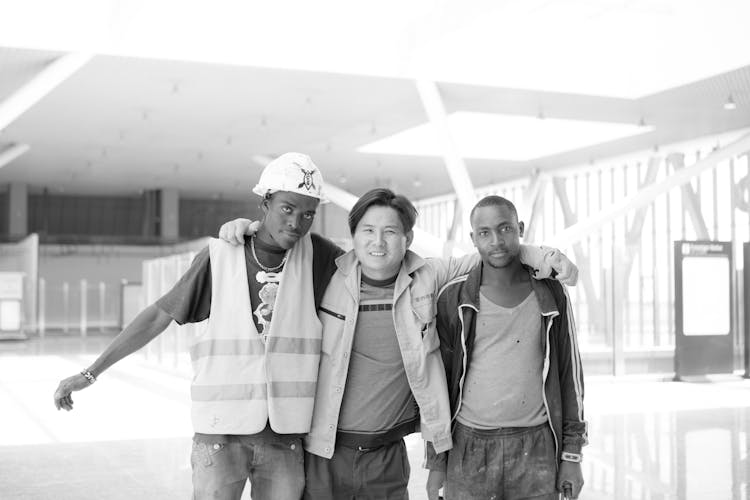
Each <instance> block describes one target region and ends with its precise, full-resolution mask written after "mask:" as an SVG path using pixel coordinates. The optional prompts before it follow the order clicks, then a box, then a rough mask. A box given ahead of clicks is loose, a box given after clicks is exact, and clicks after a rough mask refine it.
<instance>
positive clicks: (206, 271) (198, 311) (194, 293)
mask: <svg viewBox="0 0 750 500" xmlns="http://www.w3.org/2000/svg"><path fill="white" fill-rule="evenodd" d="M156 306H157V307H158V308H159V309H161V310H162V311H164V312H165V313H167V314H169V315H170V316H171V317H172V319H174V320H175V321H176V322H177V323H178V324H180V325H184V324H185V323H198V322H200V321H203V320H204V319H206V318H208V316H209V314H210V312H211V262H210V260H209V252H208V247H206V248H204V249H203V250H201V251H200V252H199V253H198V254H197V255H196V256H195V258H194V259H193V262H192V264H190V268H189V269H188V270H187V271H186V272H185V274H183V275H182V277H181V278H180V279H179V281H178V282H177V283H176V284H175V285H174V286H173V287H172V289H171V290H170V291H168V292H167V293H166V294H164V295H163V296H162V297H161V298H160V299H159V300H157V301H156Z"/></svg>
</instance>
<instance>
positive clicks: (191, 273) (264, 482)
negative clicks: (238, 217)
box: [54, 153, 343, 500]
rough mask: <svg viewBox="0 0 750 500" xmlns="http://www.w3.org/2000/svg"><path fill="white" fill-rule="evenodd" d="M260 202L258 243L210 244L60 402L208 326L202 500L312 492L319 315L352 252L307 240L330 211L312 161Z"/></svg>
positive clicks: (282, 173) (201, 365) (201, 375)
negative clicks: (309, 447) (116, 367)
mask: <svg viewBox="0 0 750 500" xmlns="http://www.w3.org/2000/svg"><path fill="white" fill-rule="evenodd" d="M253 192H254V193H255V194H257V195H259V196H261V197H262V201H261V208H262V210H263V213H264V216H263V220H262V222H261V224H260V226H259V228H258V230H257V233H256V234H255V235H253V236H248V237H247V238H245V239H244V245H241V246H234V245H230V244H228V243H226V242H224V241H221V240H218V239H212V240H211V241H210V242H209V245H208V247H207V248H205V249H203V250H202V251H201V252H200V253H199V254H198V255H197V256H196V257H195V259H194V261H193V263H192V265H191V267H190V269H188V271H187V272H186V273H185V274H184V275H183V276H182V277H181V278H180V280H179V282H178V283H177V284H176V285H175V286H174V287H173V288H172V290H170V291H169V292H168V293H167V294H166V295H164V296H163V297H161V298H160V299H159V300H157V301H156V302H155V303H154V304H152V305H150V306H148V307H147V308H146V309H144V310H143V311H142V312H141V313H140V314H139V315H138V316H137V317H136V318H135V319H134V320H133V322H132V323H131V324H129V325H128V326H127V327H126V328H125V329H124V330H123V331H122V332H121V333H120V334H119V335H118V336H117V337H116V338H115V339H114V340H113V341H112V343H111V344H110V345H109V346H108V347H107V348H106V349H105V351H104V352H103V353H102V354H101V355H100V356H99V358H98V359H97V360H96V361H95V362H94V363H93V364H92V365H91V366H90V367H88V368H86V369H84V370H83V371H82V372H81V373H79V374H76V375H73V376H72V377H69V378H67V379H65V380H63V381H62V382H60V384H59V387H58V389H57V391H56V392H55V395H54V399H55V405H56V406H57V408H58V409H61V408H62V409H65V410H71V409H72V405H73V400H72V398H71V393H72V392H73V391H78V390H81V389H84V388H85V387H88V386H89V385H91V384H92V383H94V381H96V378H97V377H98V376H99V375H100V374H101V373H102V372H103V371H104V370H106V369H107V368H109V367H110V366H112V365H113V364H114V363H116V362H117V361H119V360H120V359H122V358H124V357H125V356H127V355H129V354H131V353H133V352H135V351H136V350H138V349H140V348H141V347H143V346H144V345H146V344H147V343H148V342H150V341H151V340H153V339H154V338H155V337H156V336H158V335H159V334H160V333H161V332H163V331H164V330H165V329H166V327H167V326H168V325H169V324H170V323H171V321H172V320H174V321H176V322H177V323H179V324H184V323H195V322H200V321H203V320H206V319H207V320H208V321H206V324H205V331H204V332H203V333H202V334H200V335H198V336H197V338H196V339H195V340H194V342H193V344H192V346H191V348H190V354H191V358H192V361H193V369H194V372H195V376H194V378H193V381H192V387H191V399H192V420H193V427H194V430H195V435H194V438H193V451H192V456H191V464H192V467H193V490H194V498H196V499H202V498H222V499H239V498H240V497H241V495H242V491H243V489H244V487H245V483H246V482H247V480H248V479H249V480H250V483H251V485H252V497H253V499H269V500H270V499H273V500H285V499H289V500H292V499H293V500H298V499H299V498H300V497H301V496H302V492H303V489H304V483H305V474H304V468H303V450H302V442H301V438H302V436H303V435H304V434H306V433H307V432H308V431H309V430H310V424H311V418H312V410H313V401H314V396H315V385H316V381H317V376H318V364H319V360H320V344H321V329H322V326H321V323H320V320H319V319H318V316H317V313H316V310H317V308H318V306H319V305H320V301H321V299H322V296H323V291H324V290H325V289H326V287H327V285H328V282H329V281H330V279H331V276H332V275H333V274H334V272H335V270H336V267H335V262H334V261H335V258H336V257H338V256H339V255H341V254H342V253H343V252H342V250H340V249H339V248H338V247H336V246H335V245H334V244H333V243H332V242H330V241H329V240H326V239H325V238H322V237H320V236H318V235H311V234H309V229H310V226H311V225H312V222H313V219H314V217H315V212H316V209H317V207H318V204H319V203H325V202H326V201H327V200H326V199H325V195H324V191H323V178H322V176H321V174H320V171H319V170H318V168H317V167H316V166H315V164H314V163H313V162H312V160H311V159H310V157H309V156H306V155H303V154H300V153H286V154H283V155H281V156H280V157H278V158H277V159H275V160H273V161H272V162H270V163H269V164H268V165H267V166H266V168H265V169H264V170H263V173H262V174H261V176H260V179H259V181H258V184H257V185H256V186H255V187H254V188H253ZM282 271H283V272H282ZM248 299H249V300H248Z"/></svg>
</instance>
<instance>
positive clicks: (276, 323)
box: [190, 234, 322, 435]
mask: <svg viewBox="0 0 750 500" xmlns="http://www.w3.org/2000/svg"><path fill="white" fill-rule="evenodd" d="M312 252H313V249H312V242H311V240H310V236H309V234H308V235H305V236H304V237H303V238H301V239H300V241H299V242H297V244H296V245H295V246H294V247H293V248H292V250H291V251H290V253H289V257H288V258H287V262H286V264H285V265H284V270H283V273H282V275H281V276H282V277H281V282H280V283H279V289H278V292H277V297H276V301H275V304H274V311H273V315H272V319H271V323H270V325H269V331H268V332H267V333H268V336H267V339H266V341H265V342H264V341H263V340H262V338H261V336H260V335H259V334H258V331H257V329H256V327H255V323H254V321H253V318H252V307H251V305H250V292H249V289H248V283H247V269H246V263H245V251H244V248H243V247H242V246H233V245H230V244H229V243H226V242H223V241H221V240H218V239H212V240H211V241H210V243H209V255H210V262H211V312H210V316H209V318H208V320H207V322H206V323H207V324H206V325H205V329H204V331H203V332H202V333H201V334H199V335H197V338H196V339H195V340H194V342H193V344H192V346H191V349H190V354H191V358H192V361H193V371H194V374H195V376H194V378H193V383H192V387H191V398H192V402H193V403H192V419H193V427H194V430H195V432H199V433H203V434H240V435H248V434H255V433H258V432H260V431H262V430H263V429H264V428H265V426H266V423H269V422H270V425H271V428H272V429H273V430H274V431H275V432H277V433H281V434H297V433H300V434H303V433H306V432H308V431H309V430H310V422H311V419H312V410H313V402H314V397H315V385H316V382H317V378H318V363H319V360H320V347H321V330H322V327H321V323H320V320H319V319H318V317H317V314H316V312H315V302H314V298H313V286H312Z"/></svg>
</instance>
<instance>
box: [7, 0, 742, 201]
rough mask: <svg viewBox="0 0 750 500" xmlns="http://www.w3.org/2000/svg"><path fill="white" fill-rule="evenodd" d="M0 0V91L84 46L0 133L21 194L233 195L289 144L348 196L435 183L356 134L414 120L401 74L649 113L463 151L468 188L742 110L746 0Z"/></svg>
mask: <svg viewBox="0 0 750 500" xmlns="http://www.w3.org/2000/svg"><path fill="white" fill-rule="evenodd" d="M4 3H5V4H7V5H3V15H2V17H0V106H2V103H3V101H4V100H7V99H11V98H13V96H14V94H16V93H17V92H18V91H19V89H23V88H24V85H26V84H27V83H28V82H29V81H30V80H31V79H32V78H33V77H34V76H35V75H36V74H37V73H38V72H39V71H41V70H42V69H43V68H44V67H45V66H46V65H48V64H49V63H50V62H52V61H54V60H55V59H56V58H58V57H59V56H61V55H62V54H64V53H65V52H67V51H70V50H91V51H93V52H95V53H97V54H98V55H96V56H95V57H93V58H92V59H91V60H90V62H88V63H87V64H86V65H84V66H83V67H82V68H81V69H80V70H78V71H77V72H76V73H74V74H73V75H72V76H70V77H69V78H68V79H67V80H65V81H64V82H62V83H61V84H60V85H59V86H57V87H56V88H55V89H53V90H52V91H51V92H50V93H49V94H47V95H46V96H45V97H44V98H42V99H41V100H40V101H39V102H37V103H36V104H35V105H34V106H33V107H31V108H30V109H29V110H28V111H26V112H25V113H23V114H22V115H21V116H20V117H18V118H17V119H15V120H14V121H12V122H11V123H10V124H9V125H8V126H7V127H6V128H5V129H4V130H3V131H2V132H0V151H2V150H3V148H5V147H8V146H9V145H10V144H12V143H25V144H28V145H29V146H30V149H29V151H28V152H27V153H25V154H24V155H22V156H20V157H19V158H17V159H16V160H14V161H12V162H10V163H9V164H8V165H6V166H4V167H3V168H0V183H9V182H25V183H28V184H29V186H30V189H31V190H32V191H35V190H36V191H38V190H41V189H43V188H48V189H49V190H50V191H51V192H65V193H100V194H135V193H138V192H140V191H141V190H143V189H152V188H156V187H174V188H177V189H179V190H180V191H181V193H183V194H184V195H185V196H221V197H225V198H239V197H244V196H245V195H247V194H248V193H249V189H248V188H249V186H250V185H251V183H252V182H253V180H255V179H256V178H257V175H258V173H259V171H260V166H259V165H257V164H256V163H255V162H254V161H253V160H252V158H253V157H254V156H273V155H275V154H280V153H283V152H285V151H293V150H296V151H302V152H306V153H309V154H311V155H312V156H313V158H314V159H315V161H316V162H317V163H318V165H319V166H320V167H321V168H322V170H323V173H324V175H325V177H326V180H327V182H335V183H337V184H339V186H340V187H343V188H344V189H347V190H349V191H351V192H353V193H354V194H361V193H362V192H363V191H365V190H366V189H369V188H371V187H373V186H375V185H384V184H385V185H390V186H392V187H393V188H394V189H397V190H399V191H400V192H403V193H405V194H407V195H409V196H412V197H415V198H423V197H428V196H433V195H437V194H442V193H446V192H449V191H450V190H451V187H450V181H449V179H448V175H447V173H446V172H445V167H444V165H443V162H442V160H441V159H440V158H439V157H434V156H419V157H415V156H396V155H384V154H367V153H360V152H358V151H357V150H358V149H359V148H360V147H362V146H364V145H366V144H369V143H371V142H373V141H375V140H378V139H383V138H386V137H388V136H390V135H393V134H396V133H398V132H401V131H404V130H406V129H409V128H411V127H415V126H418V125H420V124H423V123H425V121H426V114H425V112H424V109H423V107H422V104H421V101H420V98H419V95H418V93H417V90H416V86H415V84H414V82H413V77H421V78H424V77H427V78H432V79H435V80H436V81H437V82H438V86H439V89H440V91H441V93H442V96H443V99H444V101H445V106H446V108H447V111H448V112H449V113H450V112H456V111H465V112H480V113H499V114H511V115H522V116H532V117H534V116H537V115H539V114H540V113H543V114H544V116H546V117H550V118H560V119H568V120H587V121H602V122H614V123H624V124H631V125H632V124H636V123H638V122H640V121H641V120H643V121H644V122H645V123H647V124H648V125H649V126H651V127H653V131H651V132H648V133H645V134H641V135H638V136H633V137H628V138H624V139H619V140H615V141H610V142H607V143H603V144H596V145H593V146H590V147H585V148H580V149H577V150H573V151H567V152H562V153H558V154H554V155H550V156H545V157H538V158H533V159H531V160H527V161H516V162H510V161H494V160H472V159H470V160H467V161H466V163H467V167H468V170H469V173H470V176H471V178H472V181H473V182H474V184H475V185H481V184H487V183H491V182H498V181H502V180H505V179H511V178H517V177H520V176H524V175H527V174H528V173H529V172H530V171H531V170H533V169H542V170H552V169H556V168H562V167H567V166H570V165H575V164H585V163H588V162H589V161H591V160H597V159H601V158H605V157H610V156H615V155H620V154H625V153H629V152H632V151H636V150H645V149H649V148H652V147H654V146H656V145H664V144H668V143H671V142H676V141H684V140H687V139H691V138H695V137H700V136H704V135H710V134H716V133H722V132H725V131H730V130H735V129H739V128H743V127H748V126H750V51H748V50H747V47H750V30H747V29H746V23H747V19H748V18H750V16H748V15H747V14H750V2H746V1H743V2H740V1H734V0H726V1H723V2H708V1H698V0H681V1H667V0H649V1H646V0H642V1H638V0H631V1H627V0H596V1H594V0H590V1H587V0H557V1H554V2H552V1H541V0H533V1H532V0H524V1H523V2H521V1H520V0H508V1H497V0H496V1H489V0H486V1H470V2H466V1H464V2H451V1H445V0H442V1H438V0H431V1H427V0H423V1H415V2H397V1H395V0H394V1H390V0H389V1H383V2H378V3H372V4H368V5H369V6H368V7H366V8H365V7H363V6H362V4H361V3H358V2H344V1H343V0H341V1H334V0H323V1H320V2H291V1H288V0H285V1H280V2H272V3H269V2H266V3H260V2H248V1H245V2H232V1H219V2H212V3H211V4H210V9H209V10H206V5H207V2H193V1H188V2H180V3H179V8H177V7H178V5H177V3H175V2H173V1H171V0H169V1H167V0H163V1H160V2H145V1H130V2H123V1H114V0H109V1H105V0H100V1H98V2H93V0H89V1H84V0H78V1H71V2H70V3H68V2H66V3H65V6H64V7H63V6H62V4H59V2H53V3H49V2H42V1H41V0H25V1H23V2H21V1H20V0H19V1H18V2H4ZM58 4H59V5H58ZM267 4H270V5H267ZM292 4H293V5H292ZM354 4H356V5H357V7H354V6H353V5H354ZM313 5H314V7H313ZM376 6H377V7H376ZM40 9H45V10H44V12H45V16H39V15H38V12H39V11H40ZM86 9H87V11H86V12H83V10H86ZM84 14H85V15H84ZM92 40H93V41H92ZM284 68H293V69H284ZM730 94H731V95H732V96H733V98H734V100H735V102H736V103H737V106H738V107H737V109H736V110H734V111H726V110H724V109H723V108H722V104H723V103H724V102H725V101H726V99H727V97H728V96H729V95H730ZM416 180H418V181H419V182H415V181H416ZM344 181H345V183H344Z"/></svg>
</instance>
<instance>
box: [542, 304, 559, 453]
mask: <svg viewBox="0 0 750 500" xmlns="http://www.w3.org/2000/svg"><path fill="white" fill-rule="evenodd" d="M558 314H559V313H557V312H553V313H551V314H549V315H545V314H542V318H547V319H549V322H548V323H547V328H546V332H545V337H546V339H547V343H546V344H545V346H544V368H543V369H542V401H544V409H545V410H546V411H547V423H548V424H549V428H550V430H552V438H553V439H554V440H555V464H556V467H559V464H558V460H557V457H558V456H559V454H560V444H559V443H558V440H557V433H556V432H555V426H554V425H552V414H551V413H550V412H549V403H548V402H547V390H546V386H547V375H548V374H549V356H550V347H549V332H550V330H551V329H552V321H553V319H554V318H555V317H556V316H557V315H558Z"/></svg>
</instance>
